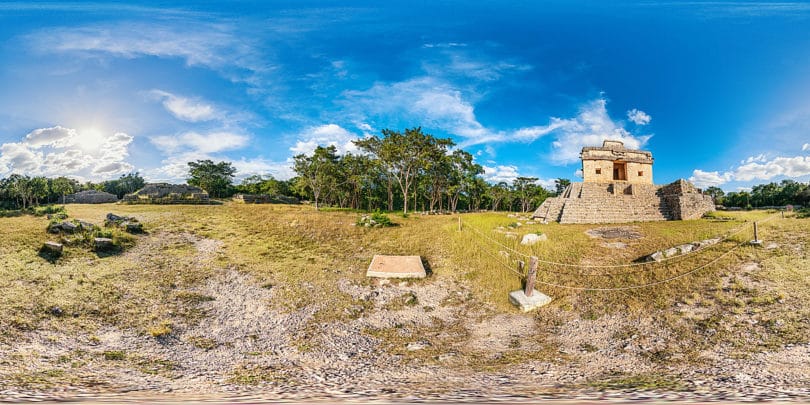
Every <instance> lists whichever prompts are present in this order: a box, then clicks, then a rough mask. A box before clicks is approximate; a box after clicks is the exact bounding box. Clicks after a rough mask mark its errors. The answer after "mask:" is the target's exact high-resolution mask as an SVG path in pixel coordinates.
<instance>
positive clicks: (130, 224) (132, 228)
mask: <svg viewBox="0 0 810 405" xmlns="http://www.w3.org/2000/svg"><path fill="white" fill-rule="evenodd" d="M104 226H107V227H109V228H120V229H121V230H122V231H125V232H129V233H143V224H142V223H140V222H138V220H137V219H136V218H134V217H122V216H120V215H115V214H113V213H109V214H107V219H106V220H105V221H104Z"/></svg>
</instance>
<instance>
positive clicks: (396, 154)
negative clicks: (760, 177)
mask: <svg viewBox="0 0 810 405" xmlns="http://www.w3.org/2000/svg"><path fill="white" fill-rule="evenodd" d="M354 144H355V145H356V146H357V148H358V149H359V151H360V153H345V154H342V155H339V154H338V151H337V148H335V147H334V146H326V147H324V146H318V147H316V148H315V150H314V151H313V153H311V154H299V155H296V156H294V157H293V170H294V172H295V174H296V175H295V177H293V178H291V179H289V180H279V179H275V178H274V177H273V176H270V175H252V176H249V177H246V178H244V179H243V180H242V181H241V183H240V184H236V185H235V184H234V179H235V177H236V173H237V171H236V168H234V167H233V164H232V163H231V162H226V161H222V162H214V161H212V160H197V161H194V162H188V178H187V183H188V184H189V185H194V186H198V187H200V188H202V189H203V190H205V191H207V192H208V193H209V194H210V195H211V197H213V198H228V197H231V196H232V195H234V194H236V193H245V194H269V195H279V196H289V197H296V198H298V199H300V200H307V201H311V202H312V203H313V204H314V205H315V207H316V208H318V209H320V208H321V207H323V206H329V207H338V208H350V209H357V210H368V211H374V210H386V211H395V210H402V211H403V212H405V213H407V212H409V211H413V210H419V211H431V212H434V211H458V210H472V211H476V210H481V209H487V210H494V211H521V212H529V211H532V210H533V209H535V208H536V207H537V206H539V205H540V204H541V203H542V202H543V201H544V200H545V199H546V198H548V197H550V196H555V195H559V194H560V193H562V192H563V191H564V190H565V188H566V187H567V186H568V185H569V184H570V183H571V182H570V180H568V179H563V178H558V179H556V180H555V182H554V189H553V190H549V189H546V188H544V187H542V186H540V185H538V184H537V180H538V179H537V178H536V177H518V178H516V179H514V180H513V181H511V182H498V183H495V184H492V183H489V182H487V181H485V180H484V178H483V177H482V174H483V173H484V170H483V167H482V166H481V165H479V164H477V163H475V162H474V159H473V156H472V154H470V153H469V152H467V151H464V150H463V149H460V148H456V149H453V147H454V146H455V144H454V142H453V141H452V140H451V139H449V138H437V137H434V136H433V135H430V134H427V133H425V132H423V131H422V129H421V128H419V127H416V128H409V129H405V130H404V131H393V130H389V129H385V130H383V131H382V132H381V135H379V136H371V137H368V138H363V139H357V140H355V141H354ZM143 185H144V179H143V177H141V176H140V174H139V173H137V172H135V173H129V174H126V175H123V176H121V177H120V178H118V179H115V180H108V181H104V182H100V183H92V182H86V183H80V182H78V181H76V180H73V179H69V178H66V177H57V178H46V177H41V176H36V177H30V176H24V175H19V174H12V175H10V176H8V177H6V178H4V179H0V208H3V209H18V208H26V207H29V206H33V205H38V204H41V203H54V202H60V201H63V200H62V199H63V198H64V196H65V195H67V194H72V193H75V192H78V191H83V190H91V189H92V190H100V191H106V192H108V193H112V194H115V195H116V196H118V198H121V197H123V196H124V194H127V193H132V192H134V191H136V190H138V189H140V188H141V187H143ZM705 193H706V194H708V195H711V196H712V197H713V198H714V200H715V203H716V204H719V205H726V206H735V207H743V208H756V207H763V206H781V205H788V204H793V205H802V206H808V205H810V184H803V183H799V182H796V181H793V180H783V181H781V182H780V183H769V184H761V185H757V186H754V187H753V188H752V190H751V191H750V192H748V191H739V192H730V193H728V194H726V193H724V192H723V190H722V189H720V188H718V187H709V188H708V189H706V190H705Z"/></svg>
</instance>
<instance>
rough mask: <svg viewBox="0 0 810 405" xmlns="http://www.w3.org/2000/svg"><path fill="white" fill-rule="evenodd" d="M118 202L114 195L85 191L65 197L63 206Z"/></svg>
mask: <svg viewBox="0 0 810 405" xmlns="http://www.w3.org/2000/svg"><path fill="white" fill-rule="evenodd" d="M116 201H118V197H117V196H116V195H115V194H110V193H107V192H104V191H98V190H85V191H79V192H78V193H74V194H68V195H66V196H65V204H105V203H114V202H116Z"/></svg>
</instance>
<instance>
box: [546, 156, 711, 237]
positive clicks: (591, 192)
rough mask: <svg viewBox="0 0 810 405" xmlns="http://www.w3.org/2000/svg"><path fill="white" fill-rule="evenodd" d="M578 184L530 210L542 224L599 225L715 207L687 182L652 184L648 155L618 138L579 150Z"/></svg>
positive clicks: (695, 214)
mask: <svg viewBox="0 0 810 405" xmlns="http://www.w3.org/2000/svg"><path fill="white" fill-rule="evenodd" d="M580 158H581V159H582V182H581V183H571V185H569V186H568V187H567V188H566V189H565V190H564V191H563V192H562V194H560V195H559V196H558V197H551V198H548V199H546V200H545V201H544V202H543V204H541V205H540V207H538V208H537V210H536V211H535V212H534V214H532V217H533V218H537V219H541V220H543V221H544V222H548V221H557V222H559V223H561V224H583V223H584V224H598V223H619V222H635V221H666V220H679V219H693V218H700V217H701V216H703V214H705V213H706V212H709V211H714V202H713V201H712V198H711V196H707V195H703V194H702V193H701V191H700V190H699V189H697V188H695V186H694V185H692V184H691V183H689V182H688V181H686V180H683V179H680V180H676V181H675V182H673V183H670V184H667V185H664V186H661V185H655V184H653V177H652V166H653V157H652V153H650V152H648V151H643V150H634V149H626V148H625V147H624V144H623V143H622V142H619V141H609V140H606V141H604V143H603V144H602V146H601V147H591V146H586V147H584V148H582V153H581V154H580Z"/></svg>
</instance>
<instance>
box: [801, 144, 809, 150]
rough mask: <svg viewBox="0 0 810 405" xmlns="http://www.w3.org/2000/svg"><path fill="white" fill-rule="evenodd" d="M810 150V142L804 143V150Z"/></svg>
mask: <svg viewBox="0 0 810 405" xmlns="http://www.w3.org/2000/svg"><path fill="white" fill-rule="evenodd" d="M806 150H810V143H806V144H804V145H802V151H806Z"/></svg>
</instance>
